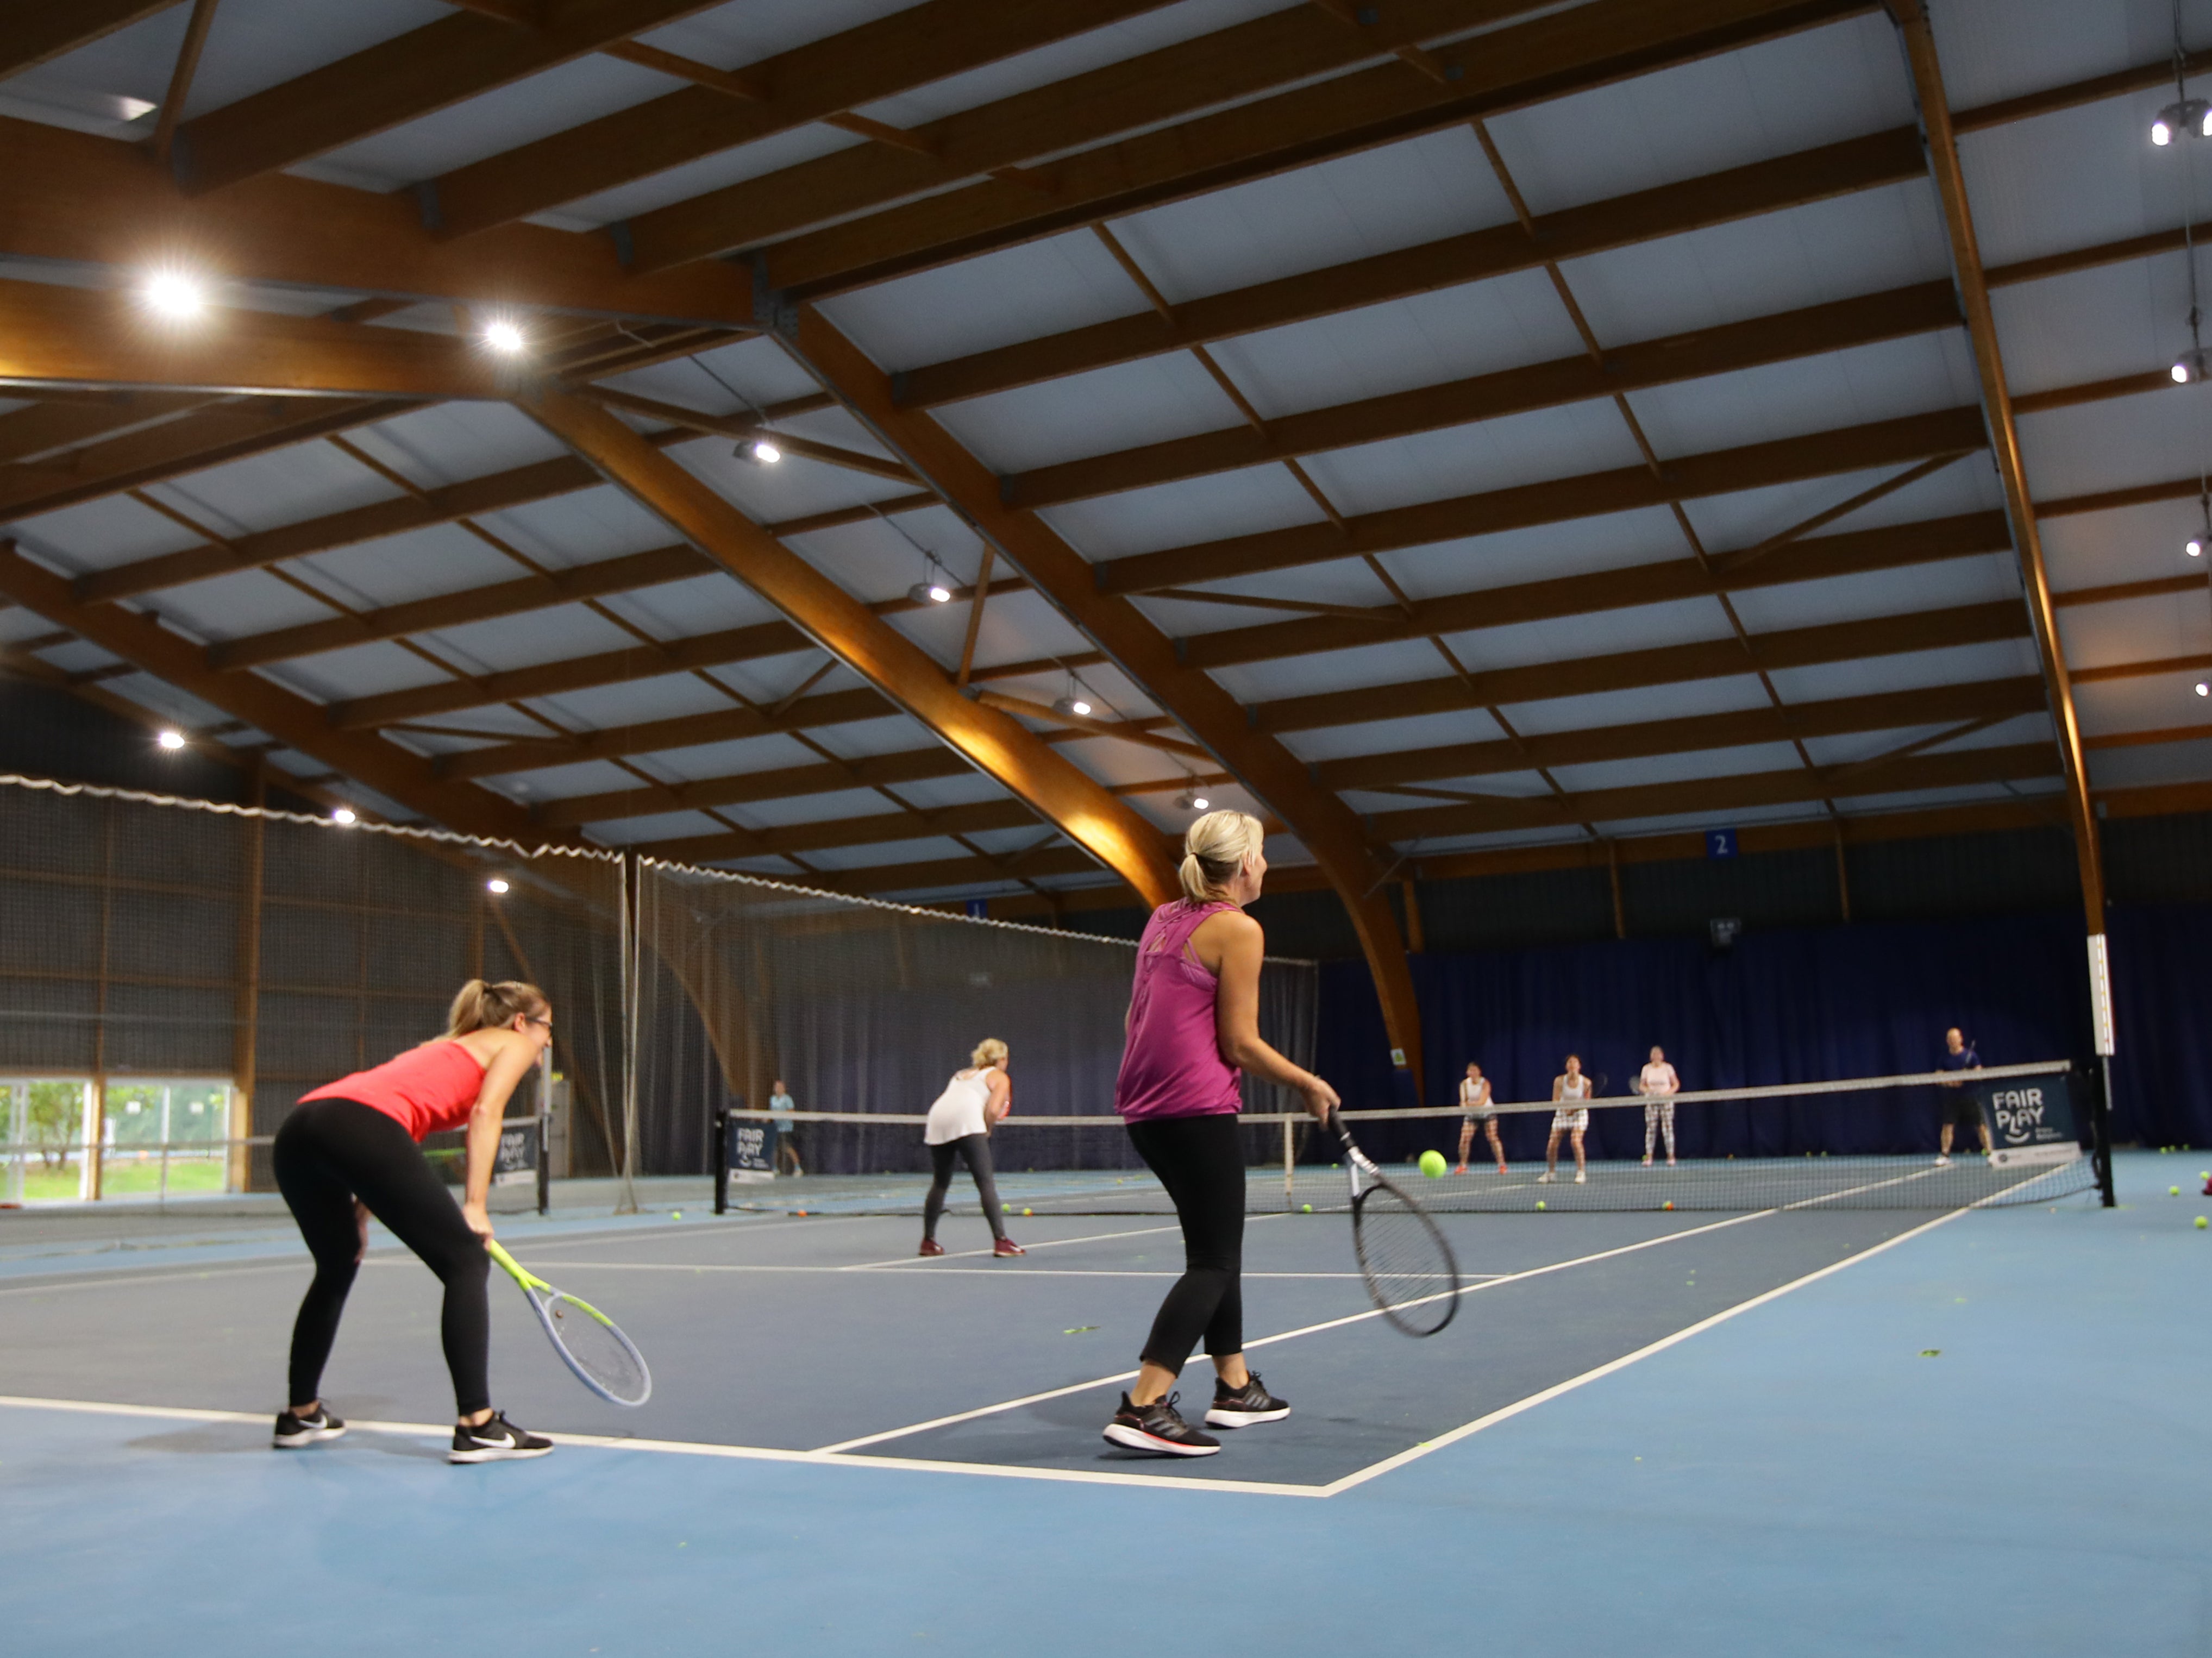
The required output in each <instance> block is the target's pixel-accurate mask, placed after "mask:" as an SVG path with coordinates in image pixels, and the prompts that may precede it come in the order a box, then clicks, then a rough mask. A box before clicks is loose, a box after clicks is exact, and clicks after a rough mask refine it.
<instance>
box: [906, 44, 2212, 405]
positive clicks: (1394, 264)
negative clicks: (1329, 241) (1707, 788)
mask: <svg viewBox="0 0 2212 1658" xmlns="http://www.w3.org/2000/svg"><path fill="white" fill-rule="evenodd" d="M2200 56H2202V57H2203V58H2204V59H2205V60H2206V64H2205V66H2206V67H2207V68H2212V52H2208V53H2203V54H2200ZM2192 72H2196V71H2192ZM2128 75H2129V76H2131V77H2141V76H2145V75H2149V76H2151V77H2152V78H2151V80H2149V81H2138V82H2136V83H2132V84H2130V86H2128V87H2126V88H2122V90H2123V91H2126V90H2136V89H2139V86H2140V85H2148V84H2155V83H2157V82H2160V81H2163V80H2167V79H2171V78H2172V64H2171V62H2167V63H2163V64H2151V65H2143V66H2139V67H2138V68H2136V69H2135V70H2129V71H2128ZM2111 81H2112V77H2106V76H2100V77H2099V78H2097V79H2095V80H2092V81H2083V82H2074V83H2071V84H2069V85H2067V86H2063V87H2057V88H2051V89H2050V90H2048V91H2045V92H2042V93H2037V94H2030V95H2028V96H2027V97H2025V98H2019V99H2009V100H2006V101H2005V102H2003V103H2001V104H1991V105H1990V106H1986V107H1985V108H1984V109H1979V110H1969V111H1962V112H1960V114H1959V116H1958V117H1957V120H1956V123H1955V125H1957V126H1958V128H1959V130H1960V131H1974V130H1980V129H1982V128H1985V127H1991V126H1996V125H2002V124H2003V123H2006V122H2010V121H2016V120H2022V119H2026V118H2029V117H2031V116H2034V115H2039V114H2043V113H2045V112H2049V111H2050V110H2053V109H2060V108H2064V107H2067V106H2070V105H2073V104H2076V103H2083V102H2089V101H2093V100H2098V99H2102V98H2107V97H2114V96H2118V95H2121V92H2120V91H2116V90H2114V89H2113V88H2112V84H2110V83H2111ZM1926 170H1927V163H1926V161H1925V157H1924V155H1923V151H1922V149H1921V145H1920V135H1919V133H1918V132H1917V131H1916V130H1915V129H1913V128H1911V127H1893V128H1891V129H1889V130H1887V131H1882V132H1874V133H1869V134H1868V135H1866V136H1865V137H1860V138H1851V139H1846V140H1844V141H1843V142H1842V143H1834V144H1827V145H1823V146H1821V147H1820V148H1818V149H1809V150H1802V151H1800V152H1798V153H1796V154H1795V155H1783V156H1778V157H1775V158H1773V159H1771V160H1769V161H1754V162H1751V163H1748V164H1747V165H1746V166H1743V167H1729V168H1727V169H1725V170H1723V171H1722V172H1719V173H1707V174H1705V175H1704V176H1702V177H1698V178H1692V179H1682V180H1680V181H1679V182H1677V183H1674V184H1668V185H1655V186H1654V187H1652V188H1651V189H1649V190H1641V191H1632V192H1631V193H1630V194H1628V195H1626V196H1616V197H1610V198H1608V199H1607V200H1602V201H1596V202H1589V203H1583V205H1582V206H1579V207H1573V208H1567V209H1565V210H1561V211H1559V212H1555V213H1546V214H1540V215H1538V216H1535V218H1534V222H1533V227H1532V228H1533V229H1534V234H1533V235H1531V234H1527V233H1524V232H1523V231H1522V228H1521V226H1520V225H1519V224H1518V223H1517V222H1507V223H1505V224H1502V225H1495V226H1492V227H1490V228H1487V229H1484V230H1477V231H1472V232H1469V233H1467V234H1462V235H1458V236H1449V237H1446V238H1444V239H1443V240H1440V241H1435V242H1426V243H1421V244H1417V245H1416V246H1412V247H1407V248H1401V249H1398V250H1396V251H1395V252H1389V253H1383V254H1376V255H1374V256H1371V257H1370V258H1364V259H1355V260H1352V261H1351V262H1350V263H1348V264H1340V265H1328V266H1323V267H1322V268H1320V269H1318V270H1309V271H1303V272H1300V273H1299V274H1297V275H1296V276H1283V277H1278V278H1276V279H1274V280H1273V281H1271V282H1260V283H1256V284H1255V285H1253V286H1251V287H1249V288H1232V289H1227V290H1225V291H1224V292H1221V293H1218V294H1209V295H1203V296H1201V297H1200V298H1197V299H1194V300H1188V301H1184V302H1183V303H1182V304H1180V305H1177V306H1175V307H1173V308H1172V315H1171V316H1170V318H1168V319H1162V318H1161V317H1159V316H1158V315H1157V314H1156V313H1153V312H1151V311H1142V312H1137V313H1133V314H1131V315H1129V316H1126V317H1117V318H1115V319H1113V320H1111V321H1109V322H1103V323H1096V324H1091V325H1087V326H1085V327H1082V328H1075V329H1070V330H1067V331H1065V332H1062V333H1059V334H1051V335H1046V336H1043V337H1039V338H1037V339H1033V340H1023V341H1018V342H1017V343H1013V344H1011V345H1004V346H998V347H994V348H992V349H988V350H984V351H978V352H975V353H973V354H971V355H968V356H964V357H954V358H948V359H946V360H945V361H941V362H935V363H928V364H924V365H921V366H919V367H913V368H908V369H906V370H904V371H902V372H901V373H899V374H896V375H894V376H893V384H894V385H895V386H896V387H897V388H898V394H899V401H900V403H901V404H902V405H903V406H905V407H908V408H931V407H934V406H936V405H937V404H944V403H952V402H957V401H959V400H961V399H963V398H976V397H987V396H989V395H990V394H992V393H993V392H1005V391H1011V390H1012V389H1014V388H1015V387H1017V386H1029V385H1033V384H1035V383H1036V382H1037V381H1039V380H1053V379H1057V378H1060V376H1063V375H1067V374H1084V373H1086V372H1088V371H1090V370H1091V369H1095V368H1104V367H1111V366H1113V365H1114V364H1116V363H1121V362H1129V361H1135V360H1137V359H1139V358H1143V357H1148V356H1156V355H1162V354H1164V353H1167V352H1171V351H1179V350H1184V349H1188V348H1189V347H1191V346H1193V345H1204V344H1208V343H1213V342H1216V341H1219V340H1225V339H1231V338H1234V337H1237V336H1238V335H1240V334H1248V333H1257V332H1260V331H1263V330H1266V329H1269V328H1279V327H1281V326H1283V325H1285V324H1288V323H1294V322H1304V321H1308V320H1310V319H1313V318H1315V317H1319V316H1325V315H1328V314H1331V313H1336V312H1340V311H1350V310H1356V309H1358V307H1362V306H1368V305H1379V304H1381V303H1383V301H1388V300H1396V299H1406V298H1409V297H1411V296H1413V295H1417V294H1425V293H1430V292H1433V291H1434V290H1436V289H1438V288H1453V287H1457V286H1459V285H1461V284H1462V283H1467V282H1480V281H1483V280H1486V278H1489V277H1492V276H1507V275H1510V274H1512V273H1514V272H1516V271H1521V270H1534V269H1537V268H1538V267H1540V266H1541V264H1543V263H1544V262H1545V260H1546V259H1547V258H1548V259H1554V260H1561V259H1575V258H1583V257H1584V256H1586V255H1589V254H1591V253H1598V252H1607V251H1608V250H1611V249H1613V248H1618V247H1626V246H1633V245H1634V244H1636V243H1638V242H1645V241H1657V240H1662V239H1664V238H1666V237H1668V236H1678V235H1682V234H1686V233H1688V232H1690V231H1693V230H1703V229H1707V228H1711V227H1712V226H1714V225H1718V224H1725V223H1728V222H1731V221H1734V220H1738V219H1745V218H1753V217H1757V216H1760V215H1762V214H1767V213H1777V212H1781V211H1784V210H1787V209H1790V208H1793V207H1802V206H1805V205H1807V204H1808V203H1814V202H1818V201H1824V200H1827V199H1830V198H1832V197H1837V196H1844V195H1852V194H1856V193H1857V192H1858V191H1866V190H1875V189H1879V188H1881V186H1883V185H1893V184H1900V183H1903V182H1905V180H1907V179H1918V178H1920V177H1923V175H1924V174H1925V173H1926ZM2181 241H2182V236H2181V232H2180V231H2179V230H2173V231H2166V232H2159V233H2156V234H2153V235H2151V236H2148V237H2134V238H2130V239H2127V240H2123V241H2118V242H2112V243H2106V244H2100V245H2099V246H2095V247H2092V248H2086V249H2082V250H2079V251H2077V252H2064V253H2058V254H2053V255H2051V256H2048V257H2046V258H2037V259H2030V260H2023V261H2021V262H2020V263H2019V264H2013V265H2006V266H1998V267H1996V268H1995V269H1992V270H1990V271H1989V273H1988V276H1989V280H1990V285H1991V286H1993V287H2003V286H2008V285H2009V284H2012V283H2015V282H2034V281H2039V280H2042V279H2044V278H2045V277H2048V276H2059V275H2063V274H2065V273H2067V272H2069V271H2071V270H2081V269H2084V268H2087V266H2090V265H2095V264H2112V263H2117V262H2119V261H2122V260H2124V259H2130V258H2142V257H2145V256H2146V255H2148V254H2150V253H2154V252H2165V251H2166V250H2167V249H2168V248H2169V247H2175V248H2178V247H2179V246H2181Z"/></svg>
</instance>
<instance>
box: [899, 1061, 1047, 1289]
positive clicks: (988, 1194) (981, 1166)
mask: <svg viewBox="0 0 2212 1658" xmlns="http://www.w3.org/2000/svg"><path fill="white" fill-rule="evenodd" d="M968 1061H969V1062H968V1065H967V1066H966V1067H965V1068H964V1069H962V1070H959V1071H956V1072H953V1073H952V1080H951V1081H950V1082H948V1083H946V1084H945V1091H944V1092H943V1093H942V1094H939V1096H937V1101H936V1103H934V1104H933V1105H932V1106H931V1107H930V1108H929V1121H928V1122H927V1125H926V1126H925V1127H923V1129H922V1131H921V1138H922V1140H923V1143H924V1144H926V1145H927V1146H928V1147H929V1164H930V1182H929V1196H928V1199H927V1200H926V1201H925V1202H924V1203H923V1205H922V1207H921V1249H920V1250H919V1251H917V1253H918V1254H925V1255H941V1254H944V1253H945V1246H944V1245H943V1244H941V1243H939V1242H938V1241H937V1223H938V1220H939V1218H940V1217H942V1216H943V1215H944V1213H945V1193H947V1192H948V1191H950V1190H951V1186H952V1160H953V1159H954V1158H955V1157H960V1158H962V1159H963V1160H965V1162H966V1163H967V1164H968V1172H969V1174H970V1175H973V1176H974V1177H975V1195H976V1196H977V1197H978V1198H980V1199H982V1203H983V1218H984V1219H985V1220H987V1221H988V1222H989V1223H990V1224H991V1238H992V1245H991V1253H992V1254H994V1255H1020V1254H1028V1253H1029V1252H1028V1251H1027V1250H1025V1249H1024V1248H1022V1246H1021V1245H1020V1244H1018V1243H1016V1242H1014V1241H1013V1240H1012V1238H1010V1237H1008V1236H1006V1223H1005V1222H1004V1221H1002V1220H1000V1216H1001V1215H1003V1214H1004V1213H1005V1212H1006V1211H1005V1209H1004V1208H1003V1207H1002V1206H1000V1202H999V1187H998V1182H997V1181H994V1179H993V1178H992V1176H991V1131H992V1130H993V1129H994V1128H995V1127H998V1126H999V1124H1000V1121H1002V1120H1003V1119H1004V1118H1005V1117H1006V1113H1007V1112H1009V1111H1011V1110H1012V1109H1013V1103H1014V1087H1013V1084H1012V1083H1010V1082H1008V1081H1007V1080H1006V1043H1004V1042H1000V1040H999V1039H998V1038H997V1037H996V1036H986V1037H984V1038H983V1040H982V1041H981V1042H978V1043H976V1044H975V1052H974V1053H973V1054H969V1056H968Z"/></svg>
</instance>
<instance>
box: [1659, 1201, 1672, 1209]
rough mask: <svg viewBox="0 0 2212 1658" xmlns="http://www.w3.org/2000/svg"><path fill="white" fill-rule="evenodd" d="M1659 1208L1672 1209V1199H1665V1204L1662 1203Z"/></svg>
mask: <svg viewBox="0 0 2212 1658" xmlns="http://www.w3.org/2000/svg"><path fill="white" fill-rule="evenodd" d="M1660 1207H1661V1208H1662V1209H1672V1208H1673V1207H1674V1199H1672V1198H1669V1199H1667V1201H1666V1202H1664V1203H1662V1204H1661V1205H1660Z"/></svg>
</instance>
